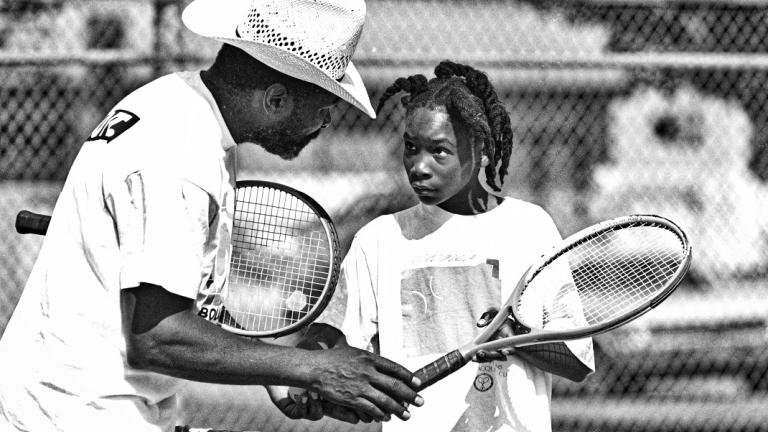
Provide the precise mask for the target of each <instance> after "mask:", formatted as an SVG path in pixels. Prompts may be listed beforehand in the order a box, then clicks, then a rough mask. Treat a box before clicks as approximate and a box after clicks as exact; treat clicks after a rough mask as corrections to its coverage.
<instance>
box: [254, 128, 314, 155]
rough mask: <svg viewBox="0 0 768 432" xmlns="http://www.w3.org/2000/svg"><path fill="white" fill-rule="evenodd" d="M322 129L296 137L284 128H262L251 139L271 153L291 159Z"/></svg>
mask: <svg viewBox="0 0 768 432" xmlns="http://www.w3.org/2000/svg"><path fill="white" fill-rule="evenodd" d="M321 130H322V129H318V130H316V131H315V132H312V133H311V134H309V135H307V136H305V137H302V138H296V137H295V136H292V135H289V134H287V133H285V132H284V131H283V130H278V129H272V130H262V131H258V132H257V133H255V134H253V136H252V137H251V138H252V139H251V141H253V142H254V143H256V144H258V145H260V146H261V147H263V148H264V150H266V151H268V152H269V153H272V154H274V155H277V156H280V157H281V158H282V159H285V160H290V159H294V158H295V157H296V156H298V155H299V153H301V151H302V150H304V147H306V146H307V145H309V143H310V142H312V140H314V139H315V138H317V137H318V136H319V135H320V131H321Z"/></svg>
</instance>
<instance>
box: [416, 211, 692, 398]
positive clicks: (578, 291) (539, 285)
mask: <svg viewBox="0 0 768 432" xmlns="http://www.w3.org/2000/svg"><path fill="white" fill-rule="evenodd" d="M690 261H691V246H690V244H689V243H688V239H687V236H686V235H685V233H684V232H683V231H682V230H681V229H680V228H679V227H678V226H677V225H676V224H675V223H673V222H672V221H670V220H668V219H665V218H662V217H659V216H653V215H633V216H625V217H620V218H616V219H611V220H609V221H605V222H602V223H599V224H597V225H593V226H591V227H589V228H586V229H584V230H582V231H579V232H578V233H576V234H574V235H572V236H570V237H568V238H567V239H565V240H563V241H562V242H561V243H560V244H559V245H557V246H556V247H554V248H553V249H552V251H551V252H550V253H548V254H545V255H544V256H542V257H540V258H539V259H538V260H536V262H534V263H533V264H532V265H531V268H530V269H529V271H528V273H527V274H526V275H524V276H523V278H521V280H520V283H518V285H517V287H516V288H515V289H514V290H513V292H512V295H511V296H510V298H509V299H508V300H507V301H506V303H505V304H504V305H503V307H502V308H501V312H500V313H499V314H498V315H497V316H496V317H495V318H494V319H493V321H492V322H491V323H490V324H488V325H487V326H486V327H485V328H484V329H483V331H482V332H481V333H480V334H479V335H477V336H476V337H475V338H474V339H473V340H472V341H470V342H468V343H466V344H465V345H463V346H461V347H460V348H458V349H456V350H454V351H452V352H450V353H448V354H446V355H444V356H443V357H440V358H439V359H437V360H435V361H434V362H433V363H431V364H429V365H427V366H425V367H423V368H422V369H420V370H418V371H417V372H416V376H418V377H419V378H421V379H422V382H423V384H422V388H424V387H426V386H429V385H431V384H433V383H435V382H437V381H439V380H440V379H442V378H444V377H446V376H447V375H449V374H451V373H453V372H454V371H456V370H458V369H459V368H461V367H462V366H463V365H465V364H466V363H467V362H469V361H470V360H471V359H472V357H473V356H474V355H475V354H477V352H479V351H481V350H484V351H497V350H500V349H503V348H508V347H518V346H526V345H535V344H541V343H549V342H560V341H567V340H575V339H583V338H587V337H591V336H594V335H597V334H600V333H603V332H606V331H609V330H611V329H614V328H616V327H619V326H621V325H624V324H626V323H628V322H630V321H632V320H634V319H636V318H638V317H639V316H641V315H643V314H644V313H646V312H648V311H649V310H650V309H652V308H654V307H656V306H657V305H659V304H660V303H661V302H662V301H663V300H664V299H666V298H667V297H668V296H669V295H670V294H671V293H672V292H673V291H674V290H675V288H677V286H678V285H679V284H680V281H681V280H682V278H683V276H684V275H685V273H686V272H687V271H688V267H689V266H690ZM508 314H511V315H512V316H513V317H514V319H515V321H517V322H518V323H519V324H520V325H521V329H520V330H522V331H516V333H523V334H517V335H515V336H511V337H502V338H496V337H494V335H495V334H496V332H497V331H498V329H499V328H500V327H501V326H502V325H503V324H504V322H505V321H506V316H507V315H508Z"/></svg>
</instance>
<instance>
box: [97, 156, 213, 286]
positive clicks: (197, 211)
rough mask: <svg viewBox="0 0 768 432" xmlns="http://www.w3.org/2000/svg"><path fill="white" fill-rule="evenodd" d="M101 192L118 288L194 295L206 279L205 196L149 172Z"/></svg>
mask: <svg viewBox="0 0 768 432" xmlns="http://www.w3.org/2000/svg"><path fill="white" fill-rule="evenodd" d="M106 192H107V193H106V198H107V207H108V209H109V211H110V213H111V215H112V217H113V220H114V224H115V229H116V232H117V238H118V245H119V250H120V252H119V257H120V288H121V289H125V288H133V287H136V286H138V285H139V284H140V283H149V284H154V285H159V286H162V287H163V288H165V289H166V290H168V291H170V292H172V293H174V294H178V295H180V296H183V297H187V298H191V299H194V298H195V297H196V296H197V293H198V290H199V289H200V286H201V284H202V282H203V279H204V278H205V275H204V268H205V265H204V262H203V257H204V246H205V241H206V239H207V237H208V227H209V219H210V216H209V215H210V209H211V205H212V201H211V198H210V196H209V195H208V194H207V193H206V192H205V191H204V190H203V189H200V188H199V187H198V186H196V185H194V184H192V183H190V182H188V181H186V180H184V179H181V178H178V177H175V176H174V175H172V174H167V173H162V172H157V171H152V170H141V171H136V172H133V173H131V174H129V175H128V176H127V177H126V178H125V179H124V182H122V184H116V185H112V187H110V188H109V190H107V191H106Z"/></svg>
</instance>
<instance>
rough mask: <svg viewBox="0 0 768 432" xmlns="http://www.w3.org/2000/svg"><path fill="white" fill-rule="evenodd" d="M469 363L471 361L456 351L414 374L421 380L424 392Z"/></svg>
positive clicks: (420, 388) (420, 387)
mask: <svg viewBox="0 0 768 432" xmlns="http://www.w3.org/2000/svg"><path fill="white" fill-rule="evenodd" d="M468 362H469V360H466V359H465V358H464V356H462V355H461V352H459V350H455V351H451V352H449V353H448V354H446V355H444V356H442V357H440V358H439V359H437V360H435V361H433V362H432V363H430V364H428V365H426V366H424V367H423V368H421V369H419V370H417V371H416V372H415V374H414V375H416V377H417V378H419V380H421V386H419V390H423V389H425V388H427V387H429V386H431V385H432V384H434V383H436V382H438V381H440V380H441V379H443V378H445V377H447V376H448V375H450V374H452V373H454V372H456V371H457V370H459V369H461V367H462V366H464V365H465V364H467V363H468Z"/></svg>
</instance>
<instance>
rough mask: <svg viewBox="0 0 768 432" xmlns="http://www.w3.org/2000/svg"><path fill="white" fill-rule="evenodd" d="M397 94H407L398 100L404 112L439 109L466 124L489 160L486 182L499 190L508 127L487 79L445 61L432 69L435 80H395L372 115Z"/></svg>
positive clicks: (507, 148) (508, 146) (507, 149)
mask: <svg viewBox="0 0 768 432" xmlns="http://www.w3.org/2000/svg"><path fill="white" fill-rule="evenodd" d="M401 91H403V92H406V93H409V95H408V96H404V97H403V98H402V99H401V100H400V102H401V104H402V105H403V106H404V107H405V109H406V113H410V112H412V111H413V110H414V109H416V108H430V109H432V108H436V107H440V106H443V107H445V109H446V110H447V111H448V115H449V116H450V119H451V121H453V122H460V123H462V124H464V125H466V126H467V128H468V129H469V131H470V133H471V136H472V138H473V142H474V143H475V144H476V143H482V154H483V155H485V156H487V157H488V159H489V160H490V161H491V163H490V164H488V165H487V166H486V167H485V176H486V183H487V184H488V186H489V187H490V188H491V190H493V191H496V192H498V191H501V185H497V184H496V174H498V177H499V180H500V181H501V182H503V181H504V177H505V176H506V175H507V173H508V171H507V168H508V166H509V158H510V156H511V154H512V125H511V122H510V119H509V114H508V113H507V110H506V109H505V108H504V105H503V104H502V103H501V101H499V97H498V95H497V94H496V90H495V89H494V88H493V85H491V82H490V81H489V80H488V76H486V75H485V74H484V73H483V72H480V71H478V70H476V69H474V68H472V67H470V66H466V65H462V64H458V63H454V62H451V61H448V60H446V61H443V62H440V64H438V65H437V66H436V67H435V78H432V79H430V80H427V78H426V77H425V76H424V75H412V76H409V77H407V78H398V79H397V80H395V82H394V83H393V84H392V85H391V86H389V87H387V89H386V90H384V94H383V95H382V96H381V99H380V100H379V104H378V106H377V107H376V112H379V111H380V110H381V108H382V107H383V106H384V103H385V102H386V101H387V100H388V99H389V98H391V97H392V96H394V95H395V94H397V93H399V92H401ZM497 170H498V171H497Z"/></svg>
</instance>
